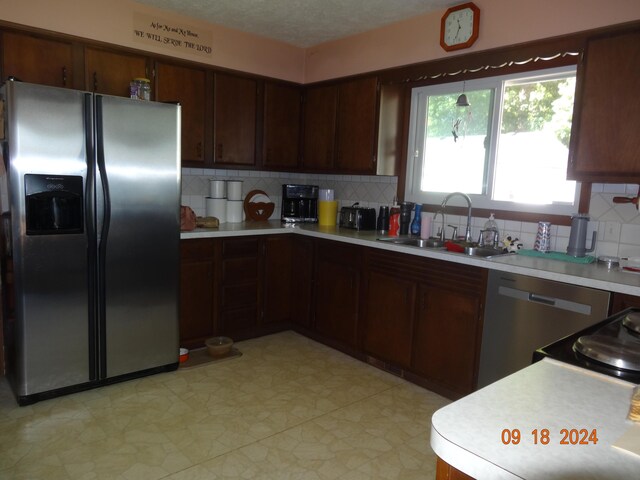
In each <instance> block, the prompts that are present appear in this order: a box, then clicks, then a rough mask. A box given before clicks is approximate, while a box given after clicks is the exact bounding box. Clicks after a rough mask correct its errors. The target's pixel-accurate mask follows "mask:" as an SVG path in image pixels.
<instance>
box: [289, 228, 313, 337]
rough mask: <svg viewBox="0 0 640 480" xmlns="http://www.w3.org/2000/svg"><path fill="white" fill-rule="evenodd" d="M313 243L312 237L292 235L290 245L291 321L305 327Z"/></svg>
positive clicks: (308, 314) (308, 317) (308, 321)
mask: <svg viewBox="0 0 640 480" xmlns="http://www.w3.org/2000/svg"><path fill="white" fill-rule="evenodd" d="M314 245H315V242H314V241H313V240H312V239H310V238H307V237H303V236H300V235H294V236H293V239H292V245H291V286H290V290H289V291H290V295H289V302H290V304H291V322H292V323H293V324H294V325H298V326H300V327H302V328H305V329H308V328H310V327H311V314H312V312H311V310H312V299H313V291H314V288H313V285H314V284H313V263H314V254H315V253H314Z"/></svg>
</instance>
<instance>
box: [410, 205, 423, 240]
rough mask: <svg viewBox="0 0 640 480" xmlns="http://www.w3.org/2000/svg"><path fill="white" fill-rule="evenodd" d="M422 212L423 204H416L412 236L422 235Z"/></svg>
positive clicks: (411, 229)
mask: <svg viewBox="0 0 640 480" xmlns="http://www.w3.org/2000/svg"><path fill="white" fill-rule="evenodd" d="M421 212H422V204H421V203H416V210H415V213H414V214H413V221H412V222H411V227H410V231H411V235H420V223H421V222H420V213H421Z"/></svg>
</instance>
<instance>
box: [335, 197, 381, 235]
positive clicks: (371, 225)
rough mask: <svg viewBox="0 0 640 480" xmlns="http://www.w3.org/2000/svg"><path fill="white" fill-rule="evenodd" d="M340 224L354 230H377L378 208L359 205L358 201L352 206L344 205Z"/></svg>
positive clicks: (341, 210)
mask: <svg viewBox="0 0 640 480" xmlns="http://www.w3.org/2000/svg"><path fill="white" fill-rule="evenodd" d="M339 226H340V227H344V228H353V229H354V230H375V229H376V210H375V208H365V207H359V206H358V204H357V203H355V204H354V205H352V206H351V207H342V208H341V209H340V222H339Z"/></svg>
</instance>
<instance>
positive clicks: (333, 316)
mask: <svg viewBox="0 0 640 480" xmlns="http://www.w3.org/2000/svg"><path fill="white" fill-rule="evenodd" d="M360 264H361V262H360V247H352V246H350V245H343V244H338V243H337V242H326V243H325V242H320V243H319V244H318V249H317V263H316V272H315V274H316V281H315V294H316V298H315V329H316V330H317V331H318V332H319V333H321V334H322V335H324V336H325V337H327V338H328V339H331V340H334V341H335V342H337V343H339V344H343V345H347V346H350V347H355V346H356V344H357V327H358V313H359V308H358V305H359V301H360Z"/></svg>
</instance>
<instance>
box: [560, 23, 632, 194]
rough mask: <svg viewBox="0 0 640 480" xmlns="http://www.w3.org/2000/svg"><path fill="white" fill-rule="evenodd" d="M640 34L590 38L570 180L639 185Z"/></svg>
mask: <svg viewBox="0 0 640 480" xmlns="http://www.w3.org/2000/svg"><path fill="white" fill-rule="evenodd" d="M638 78H640V29H638V28H636V29H634V30H632V31H626V32H624V33H618V34H614V35H608V36H600V37H595V38H592V39H590V40H589V41H588V43H587V49H586V52H585V55H584V57H583V60H582V62H581V63H580V64H579V65H578V74H577V85H576V100H575V104H574V115H573V125H572V130H571V147H570V150H569V151H570V154H569V175H568V176H569V178H572V179H576V180H585V181H596V182H601V181H602V182H621V183H629V182H631V181H632V180H633V179H636V181H638V180H639V179H640V156H639V155H638V152H639V151H640V135H638V131H640V97H639V96H638Z"/></svg>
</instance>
